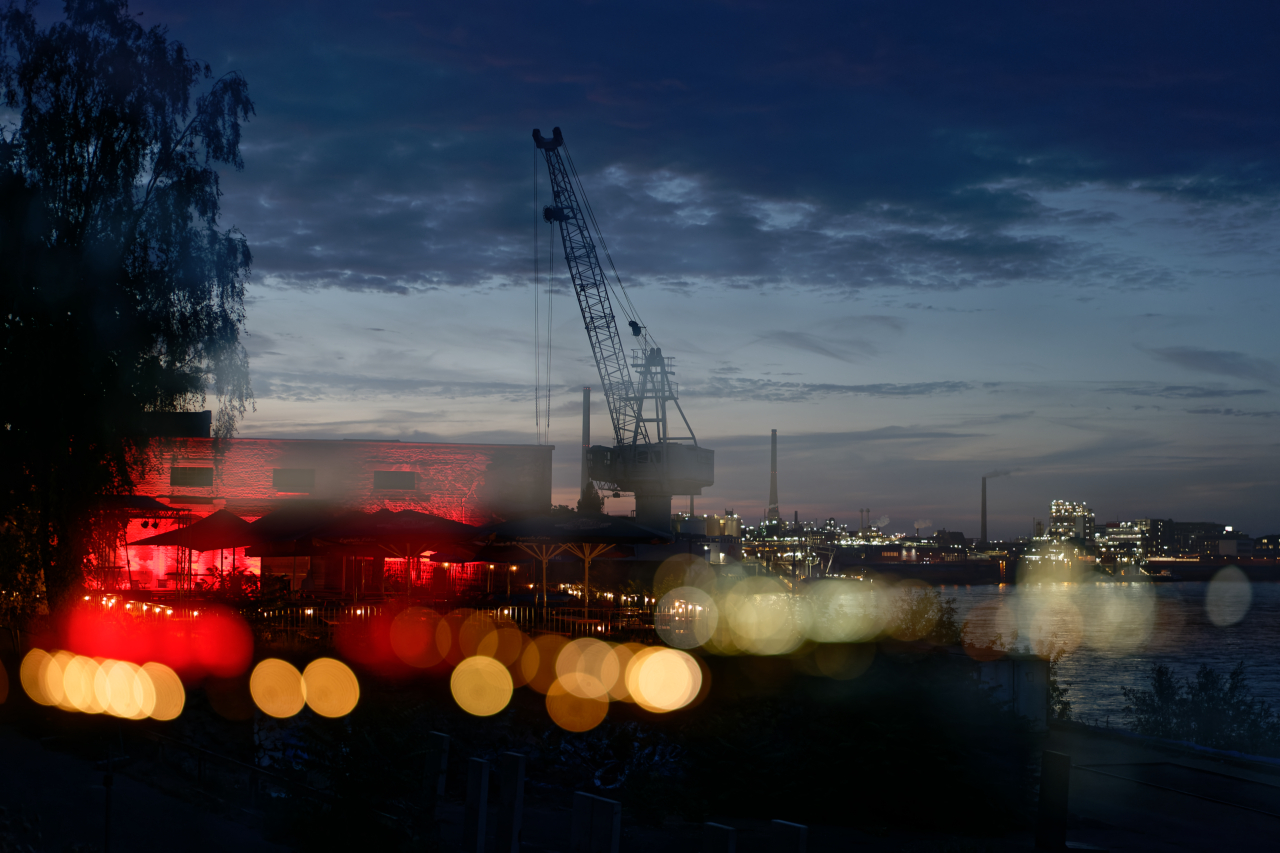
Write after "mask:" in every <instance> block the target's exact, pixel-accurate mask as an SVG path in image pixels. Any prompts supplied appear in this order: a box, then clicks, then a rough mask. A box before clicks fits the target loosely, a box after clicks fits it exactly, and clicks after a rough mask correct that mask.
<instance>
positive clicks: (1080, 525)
mask: <svg viewBox="0 0 1280 853" xmlns="http://www.w3.org/2000/svg"><path fill="white" fill-rule="evenodd" d="M1093 526H1094V521H1093V510H1091V509H1089V505H1088V504H1087V503H1085V502H1083V501H1079V502H1077V501H1054V502H1053V503H1052V504H1050V507H1049V530H1048V535H1049V536H1051V537H1052V538H1054V539H1069V538H1071V537H1075V538H1077V539H1084V540H1085V541H1088V542H1092V541H1093Z"/></svg>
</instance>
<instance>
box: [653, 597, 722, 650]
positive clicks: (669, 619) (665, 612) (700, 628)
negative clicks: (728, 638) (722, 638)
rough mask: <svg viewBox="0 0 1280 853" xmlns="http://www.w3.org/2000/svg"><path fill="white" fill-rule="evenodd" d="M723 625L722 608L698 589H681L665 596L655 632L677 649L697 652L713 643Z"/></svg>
mask: <svg viewBox="0 0 1280 853" xmlns="http://www.w3.org/2000/svg"><path fill="white" fill-rule="evenodd" d="M719 621H720V608H719V607H717V606H716V603H715V601H714V600H713V599H712V597H711V595H710V594H708V593H707V592H706V591H704V590H702V589H699V588H698V587H696V586H678V587H676V588H675V589H673V590H671V591H670V592H668V593H666V594H665V595H663V596H662V598H661V599H659V601H658V605H657V608H656V609H655V610H654V628H655V629H656V631H657V633H658V636H659V637H661V638H662V641H663V642H664V643H666V644H667V645H669V646H674V647H675V648H677V649H693V648H697V647H698V646H701V645H703V644H704V643H706V642H707V641H709V640H710V639H711V637H712V635H714V634H715V631H716V626H717V625H718V624H719Z"/></svg>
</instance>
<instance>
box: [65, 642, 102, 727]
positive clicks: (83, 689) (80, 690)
mask: <svg viewBox="0 0 1280 853" xmlns="http://www.w3.org/2000/svg"><path fill="white" fill-rule="evenodd" d="M100 669H101V667H100V666H99V664H98V662H97V661H96V660H94V659H93V658H90V657H85V656H84V655H75V656H73V657H72V658H71V660H69V661H67V665H66V667H65V668H64V669H63V671H62V689H63V691H64V695H65V697H66V698H65V702H66V703H67V704H68V705H70V706H71V707H72V708H74V709H75V710H77V711H80V712H81V713H83V714H101V713H102V712H103V711H105V710H106V706H105V704H104V703H103V702H102V701H101V698H100V697H99V696H98V691H97V690H96V689H95V685H94V681H95V680H96V679H97V676H98V672H99V670H100Z"/></svg>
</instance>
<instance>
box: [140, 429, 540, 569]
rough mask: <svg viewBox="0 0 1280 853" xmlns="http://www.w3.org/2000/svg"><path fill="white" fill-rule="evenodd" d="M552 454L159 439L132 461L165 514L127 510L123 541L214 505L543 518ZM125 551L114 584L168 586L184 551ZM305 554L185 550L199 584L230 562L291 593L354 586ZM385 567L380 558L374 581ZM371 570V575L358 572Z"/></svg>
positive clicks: (485, 519)
mask: <svg viewBox="0 0 1280 853" xmlns="http://www.w3.org/2000/svg"><path fill="white" fill-rule="evenodd" d="M553 449H554V448H552V447H550V446H539V445H500V444H442V443H427V442H402V441H356V440H341V441H317V440H298V439H277V438H232V439H215V438H191V437H188V438H157V439H154V440H153V442H152V444H151V447H150V450H149V451H148V456H147V458H146V460H145V461H143V463H142V464H141V465H140V466H139V470H140V471H141V472H142V473H141V476H140V481H139V483H138V486H137V489H136V493H137V494H138V495H143V496H147V497H150V498H154V499H155V500H156V501H158V502H160V503H161V504H164V505H165V506H166V507H168V508H169V512H167V513H163V514H161V513H157V515H158V516H161V517H157V518H146V517H145V516H144V515H140V514H138V513H134V515H135V517H133V518H131V519H130V520H129V522H128V528H127V535H126V540H127V541H129V542H135V541H138V540H140V539H145V538H147V537H148V536H150V535H153V534H155V533H160V532H164V531H166V530H171V529H174V528H175V527H178V526H181V525H184V524H189V523H191V522H193V521H195V520H197V519H199V518H202V517H204V516H207V515H210V514H211V513H213V512H215V511H217V510H219V509H225V510H227V511H229V512H231V513H234V514H235V515H238V516H240V517H241V518H244V519H246V520H248V521H253V520H256V519H257V518H260V517H261V516H263V515H266V514H267V513H269V512H271V511H272V510H274V509H277V508H279V507H282V506H285V505H287V504H288V503H289V502H291V501H313V502H324V503H326V504H329V505H332V506H335V507H338V508H345V509H359V510H364V511H368V512H372V511H375V510H379V509H383V508H387V509H391V510H405V509H412V510H418V511H421V512H428V513H432V514H434V515H439V516H443V517H445V518H450V519H453V520H455V521H461V522H464V523H467V524H475V525H480V524H488V523H491V522H494V521H501V520H505V519H508V518H512V517H516V516H520V515H526V514H534V513H545V512H547V511H548V510H549V509H550V507H551V454H552V450H553ZM179 514H181V517H175V516H177V515H179ZM163 516H168V517H163ZM144 525H145V526H144ZM123 550H124V553H122V554H121V555H120V558H119V567H118V569H117V571H118V573H119V575H120V581H121V585H126V584H127V585H131V586H133V587H135V588H143V589H164V588H172V586H173V583H174V578H175V576H176V572H177V570H178V561H179V560H180V559H182V558H183V556H184V555H183V554H181V553H180V550H181V549H178V548H174V547H152V546H130V547H128V548H125V549H123ZM248 553H249V554H253V553H254V549H249V552H248ZM301 559H302V565H301V566H299V559H298V558H296V557H271V556H264V557H256V556H248V555H246V552H245V549H243V548H241V549H236V550H234V551H226V552H219V551H206V552H204V553H203V554H199V553H197V554H193V555H192V561H193V565H192V574H193V576H194V577H195V579H196V580H197V582H199V581H200V579H201V578H202V577H203V578H212V577H217V576H218V575H220V574H221V575H225V574H226V573H227V572H228V570H231V569H232V568H233V567H234V568H235V569H238V570H241V571H243V570H245V569H247V570H248V571H249V572H251V573H253V574H258V573H259V572H260V571H262V570H265V571H266V572H267V573H268V574H280V575H285V576H287V577H289V578H290V583H291V584H292V585H293V586H294V587H295V588H313V589H317V590H319V589H335V590H336V589H342V588H344V587H345V586H346V585H347V584H349V583H351V582H353V581H350V580H348V565H347V564H343V565H342V567H341V580H340V579H339V572H338V571H336V570H335V569H336V567H335V566H333V565H329V566H325V565H324V561H323V560H322V559H318V558H317V559H314V560H313V559H312V558H310V557H303V558H301ZM285 561H287V562H285ZM329 562H330V563H332V562H333V561H329ZM391 562H392V561H387V564H388V565H386V566H385V568H386V569H388V570H391V569H393V567H392V566H391V565H390V563H391ZM403 568H404V567H398V570H400V571H402V570H403ZM299 569H301V571H300V570H299ZM383 569H384V566H383V564H382V561H381V560H379V561H378V565H377V566H376V572H377V574H378V576H379V578H380V579H381V577H382V572H383ZM369 570H374V569H373V567H365V568H364V569H359V571H369Z"/></svg>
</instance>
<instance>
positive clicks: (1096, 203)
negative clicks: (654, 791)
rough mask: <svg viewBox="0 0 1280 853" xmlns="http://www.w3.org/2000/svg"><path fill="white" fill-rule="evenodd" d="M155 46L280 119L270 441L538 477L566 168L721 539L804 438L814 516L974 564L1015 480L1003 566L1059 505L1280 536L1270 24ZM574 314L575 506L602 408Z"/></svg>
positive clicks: (225, 37) (264, 392)
mask: <svg viewBox="0 0 1280 853" xmlns="http://www.w3.org/2000/svg"><path fill="white" fill-rule="evenodd" d="M59 8H60V7H59V6H57V5H55V4H51V3H47V2H46V3H45V5H44V7H43V9H42V17H45V18H47V17H49V16H50V15H51V14H52V13H55V12H56V11H57V10H58V9H59ZM131 9H132V10H133V11H135V12H142V13H144V14H143V17H142V21H143V22H144V23H145V24H157V23H160V24H166V25H167V26H168V27H169V30H170V35H171V37H173V38H176V39H178V40H180V41H182V42H184V43H185V44H186V45H187V46H188V48H189V49H190V50H191V51H192V53H193V54H194V55H195V56H196V57H197V58H199V59H201V60H202V61H206V62H208V63H209V64H210V65H211V66H212V67H213V69H214V71H215V73H222V72H226V71H231V70H235V71H239V72H240V73H242V74H243V75H244V76H245V78H246V79H247V80H248V82H249V86H250V93H251V96H252V97H253V99H254V101H255V103H256V107H257V115H256V117H255V118H254V119H253V120H252V121H251V122H250V123H249V124H248V125H247V126H246V127H245V133H244V140H243V155H244V160H245V164H246V165H245V169H244V171H242V172H239V173H234V172H224V173H223V188H224V191H225V193H226V195H225V198H224V207H223V220H222V221H223V224H224V226H235V227H237V228H239V229H240V230H241V231H243V232H244V234H245V235H246V236H247V238H248V240H249V243H250V245H251V247H252V250H253V253H254V259H255V262H254V275H253V284H252V287H251V289H250V295H249V315H248V330H249V332H250V335H249V337H248V338H247V339H246V345H247V347H248V349H249V352H250V355H251V358H252V364H251V367H252V376H253V386H254V391H255V393H256V396H257V411H256V412H255V413H253V414H251V415H250V416H249V417H248V418H247V419H246V421H245V422H244V424H243V426H242V429H241V434H242V435H247V436H285V437H324V438H335V437H376V438H402V439H405V440H440V441H460V442H504V443H505V442H514V443H533V442H535V441H536V440H537V435H536V430H535V424H534V395H533V386H534V367H533V364H534V327H533V291H532V287H531V285H532V269H533V263H534V247H535V240H536V245H537V246H538V252H539V256H540V258H541V263H542V265H543V269H544V271H545V269H546V264H547V248H548V239H549V232H548V227H547V226H546V225H541V224H536V223H537V217H536V209H537V208H536V206H535V178H536V181H537V192H538V200H539V201H540V202H541V203H543V204H545V203H547V201H548V195H549V192H548V185H547V176H546V171H545V166H544V165H543V164H542V162H541V160H540V158H539V155H538V153H537V152H536V150H535V148H534V145H533V142H532V140H531V138H530V132H531V130H532V129H533V128H535V127H537V128H540V129H541V130H542V131H543V133H545V134H550V132H551V128H552V127H555V126H559V127H561V128H562V129H563V131H564V134H565V138H566V140H567V141H568V144H569V150H570V152H571V153H572V155H573V158H574V160H575V162H576V164H577V167H578V170H579V172H580V173H581V176H582V181H583V184H584V186H585V188H586V191H587V193H588V194H589V196H590V199H591V202H592V205H593V207H594V208H595V211H596V214H597V217H598V219H599V221H600V224H601V226H602V227H603V229H604V233H605V236H606V238H607V239H608V241H609V246H610V248H611V249H612V252H613V258H614V260H615V262H616V263H617V266H618V270H619V272H620V273H621V275H622V278H623V281H624V283H626V284H627V285H628V287H629V292H630V294H631V297H632V299H633V301H634V302H635V304H636V306H637V307H638V308H639V310H640V313H641V315H642V316H643V318H644V320H645V322H646V324H647V325H648V328H649V330H650V332H651V334H652V335H653V336H654V338H656V340H657V341H658V343H659V344H660V345H662V347H663V349H664V351H665V353H666V354H667V355H674V356H676V357H677V371H678V373H677V379H678V380H679V381H680V386H681V402H682V403H683V405H684V409H685V411H686V413H687V414H688V415H689V418H690V420H691V421H692V424H693V426H694V428H695V430H697V433H698V437H699V439H700V441H701V443H703V444H705V445H707V446H709V447H711V448H713V449H714V450H715V451H716V463H717V464H716V469H717V470H716V484H715V486H713V487H711V488H710V489H708V490H706V491H705V493H704V495H703V497H701V498H700V499H699V500H698V508H699V510H700V511H716V512H719V511H722V510H724V509H725V508H733V509H736V510H737V511H738V512H739V513H740V514H742V515H743V516H745V517H746V518H747V519H748V520H749V521H754V520H756V519H758V518H759V517H760V516H761V515H762V513H763V511H764V508H765V505H766V504H767V500H768V477H769V464H768V451H769V430H770V429H771V428H776V429H777V430H778V432H779V467H780V473H779V495H780V499H781V507H782V511H783V512H784V513H785V514H786V515H787V516H790V515H791V514H792V512H794V511H797V510H798V511H799V513H800V516H801V517H802V518H810V519H812V518H825V517H828V516H834V517H836V518H837V519H838V520H840V521H843V522H852V523H855V524H856V523H857V520H858V509H859V508H861V507H869V508H871V510H872V515H873V517H878V516H882V515H885V516H889V518H890V519H891V521H890V523H889V525H888V527H889V529H890V530H894V531H910V529H911V526H912V523H913V522H914V521H915V520H916V519H927V520H929V521H931V522H932V526H933V528H937V527H946V528H948V529H951V530H963V531H964V532H965V533H966V534H968V535H971V536H973V535H976V534H977V532H978V530H977V528H978V497H979V482H980V480H979V478H980V477H981V476H982V475H983V474H985V473H988V472H996V471H1009V472H1012V474H1011V475H1010V476H1008V477H1002V478H998V479H995V480H993V481H991V483H990V484H989V491H990V498H989V500H990V515H991V522H990V524H991V531H990V532H991V535H992V536H993V537H999V536H1008V537H1013V536H1019V535H1027V534H1028V533H1030V530H1031V519H1032V517H1033V516H1037V517H1040V518H1045V517H1046V516H1047V514H1048V505H1049V501H1050V500H1052V499H1054V498H1066V499H1072V500H1083V501H1087V502H1088V503H1089V504H1090V505H1091V506H1092V507H1094V508H1095V510H1096V511H1097V513H1098V519H1099V522H1104V521H1109V520H1114V519H1116V518H1121V519H1130V518H1136V517H1144V516H1158V517H1173V518H1176V519H1180V520H1205V521H1210V520H1211V521H1218V522H1221V523H1225V524H1232V525H1235V526H1236V529H1237V530H1244V531H1245V532H1248V533H1251V534H1253V535H1261V534H1266V533H1275V532H1278V531H1280V517H1277V516H1278V515H1280V513H1278V509H1280V501H1278V500H1277V496H1278V494H1280V492H1278V487H1280V438H1278V437H1277V436H1278V429H1277V428H1278V427H1280V346H1278V345H1277V342H1276V331H1275V327H1276V324H1277V313H1276V297H1275V288H1276V285H1277V279H1278V278H1280V269H1278V268H1277V257H1278V250H1280V237H1278V236H1277V235H1278V232H1277V224H1278V222H1280V208H1278V205H1277V201H1278V200H1280V144H1278V143H1280V121H1278V118H1280V110H1278V108H1280V103H1278V102H1280V68H1278V62H1277V55H1278V54H1277V51H1276V39H1277V34H1278V33H1280V6H1278V5H1277V4H1275V3H1274V2H1258V3H1223V2H1218V3H1214V4H1202V3H1197V4H1191V3H1180V2H1167V0H1166V2H1159V3H1156V2H1131V3H1114V2H1109V3H1092V2H1072V3H1028V2H1026V0H1022V1H1021V2H987V3H955V2H928V3H926V2H914V3H902V2H863V3H857V2H840V3H829V4H815V3H809V4H805V3H776V4H774V3H765V2H742V3H739V2H714V3H713V2H690V0H686V2H680V3H667V2H648V3H643V4H641V3H619V2H586V3H583V2H574V1H573V0H567V1H566V2H562V3H556V4H546V3H484V2H468V3H456V4H433V3H421V2H380V0H369V1H368V2H361V3H353V2H338V3H305V4H304V3H297V2H274V0H257V2H253V3H248V2H238V0H220V2H218V3H206V4H192V3H187V2H184V3H152V2H143V3H133V4H131ZM535 231H536V234H535ZM557 240H558V238H557ZM554 275H555V281H556V282H557V284H559V285H560V288H561V289H560V291H559V293H558V295H557V296H556V298H555V304H554V322H553V333H552V350H553V358H552V367H551V370H552V381H553V384H554V387H553V397H552V399H553V410H552V423H551V442H552V443H553V444H555V445H556V446H557V451H556V456H555V458H556V462H555V466H556V467H555V495H554V498H555V500H556V502H557V503H573V502H574V501H575V500H576V497H577V494H576V491H577V477H578V443H579V439H578V432H579V428H580V408H581V407H580V399H581V387H582V386H583V385H584V384H585V385H592V386H595V387H596V388H597V389H598V387H599V380H598V378H597V377H596V374H595V367H594V362H593V361H592V357H591V351H590V349H589V346H588V341H587V338H586V335H585V333H584V332H583V328H582V322H581V319H580V316H579V314H578V311H577V307H576V304H575V302H574V300H573V296H572V292H571V291H570V290H569V281H568V277H567V275H566V274H565V269H564V263H563V259H562V258H561V257H559V256H557V263H556V264H555V266H554ZM596 401H597V410H596V413H595V435H594V438H595V439H596V441H597V442H599V441H602V440H603V439H604V436H605V435H606V432H607V429H608V427H607V418H606V415H605V413H604V411H603V409H602V408H601V407H599V403H600V395H599V394H598V393H597V394H596ZM681 503H682V501H681V499H680V498H677V499H676V504H677V507H679V506H680V505H681ZM629 506H630V505H629V502H628V501H625V500H617V501H612V500H611V501H609V503H608V506H607V508H608V510H609V511H612V512H623V511H625V510H626V509H629Z"/></svg>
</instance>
